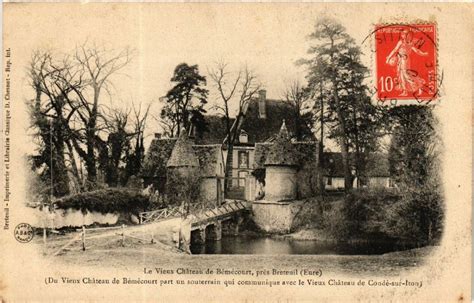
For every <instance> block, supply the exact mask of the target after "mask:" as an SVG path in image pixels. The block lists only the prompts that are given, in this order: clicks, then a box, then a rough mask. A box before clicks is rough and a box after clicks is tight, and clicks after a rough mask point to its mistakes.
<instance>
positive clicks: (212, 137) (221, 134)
mask: <svg viewBox="0 0 474 303" xmlns="http://www.w3.org/2000/svg"><path fill="white" fill-rule="evenodd" d="M204 118H205V120H206V123H207V130H206V131H204V132H201V133H198V134H196V138H195V142H196V144H222V142H223V141H224V138H225V136H226V122H225V118H224V117H221V116H216V115H206V116H204ZM230 123H231V125H232V124H233V123H234V119H233V118H232V119H231V121H230Z"/></svg>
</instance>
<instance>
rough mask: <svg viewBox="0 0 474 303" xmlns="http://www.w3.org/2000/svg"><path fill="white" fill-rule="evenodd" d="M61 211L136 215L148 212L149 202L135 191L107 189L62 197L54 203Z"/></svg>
mask: <svg viewBox="0 0 474 303" xmlns="http://www.w3.org/2000/svg"><path fill="white" fill-rule="evenodd" d="M55 205H56V206H57V207H58V208H61V209H68V208H72V209H77V210H81V211H83V212H86V211H91V212H92V211H95V212H100V213H103V214H105V213H116V212H129V213H133V214H137V213H139V212H141V211H146V210H148V208H149V206H150V201H149V199H148V197H146V196H144V195H142V194H141V193H140V192H139V191H137V190H131V189H126V188H108V189H101V190H95V191H89V192H84V193H80V194H76V195H70V196H67V197H63V198H61V199H59V200H57V201H55Z"/></svg>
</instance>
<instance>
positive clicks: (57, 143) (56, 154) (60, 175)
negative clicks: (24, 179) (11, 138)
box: [29, 51, 77, 196]
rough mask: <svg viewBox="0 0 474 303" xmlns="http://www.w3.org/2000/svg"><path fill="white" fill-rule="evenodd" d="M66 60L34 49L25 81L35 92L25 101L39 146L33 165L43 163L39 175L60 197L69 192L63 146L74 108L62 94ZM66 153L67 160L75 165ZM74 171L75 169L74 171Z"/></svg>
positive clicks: (39, 165)
mask: <svg viewBox="0 0 474 303" xmlns="http://www.w3.org/2000/svg"><path fill="white" fill-rule="evenodd" d="M69 67H70V62H69V61H68V60H64V61H62V62H54V61H53V57H52V54H51V53H50V52H48V51H45V52H41V51H36V52H34V54H33V56H32V59H31V62H30V67H29V80H30V84H31V86H32V88H33V89H34V91H35V99H34V100H32V103H31V104H29V110H30V118H31V127H32V128H33V129H34V130H35V134H34V135H35V139H36V141H37V143H38V145H39V155H37V156H36V157H34V163H33V164H34V167H36V168H39V167H41V166H42V165H46V167H47V169H46V170H43V172H42V173H41V176H40V178H41V179H42V180H43V182H45V184H48V185H50V186H51V187H52V188H51V192H52V194H53V195H54V196H64V195H67V194H68V193H69V192H70V188H69V175H68V171H67V166H66V156H65V155H66V146H68V147H69V148H71V146H70V145H69V144H68V143H69V141H68V137H69V131H68V124H69V121H70V120H71V117H72V115H73V114H74V112H75V109H71V108H69V107H68V105H67V103H66V102H65V95H66V94H67V93H68V92H69V90H68V88H67V86H68V84H67V82H65V81H64V80H63V78H65V77H66V73H65V70H66V69H67V68H69ZM69 156H70V160H71V163H73V164H75V162H74V158H73V157H71V155H69ZM76 174H77V170H76Z"/></svg>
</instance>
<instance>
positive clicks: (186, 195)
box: [166, 132, 200, 204]
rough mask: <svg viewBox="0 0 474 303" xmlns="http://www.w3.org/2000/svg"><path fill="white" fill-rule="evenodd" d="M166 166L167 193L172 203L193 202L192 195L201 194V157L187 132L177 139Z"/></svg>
mask: <svg viewBox="0 0 474 303" xmlns="http://www.w3.org/2000/svg"><path fill="white" fill-rule="evenodd" d="M166 168H167V169H166V192H167V193H166V195H167V198H168V201H169V203H170V204H179V203H183V202H187V203H191V202H192V201H191V200H193V198H192V197H198V196H199V194H200V191H199V182H200V177H199V159H198V157H197V156H196V153H195V152H194V149H193V145H192V142H191V140H189V138H188V135H187V134H186V132H182V133H181V135H180V136H179V138H178V140H177V141H176V144H175V145H174V147H173V150H172V152H171V156H170V158H169V160H168V162H167V163H166Z"/></svg>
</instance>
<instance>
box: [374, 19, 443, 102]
mask: <svg viewBox="0 0 474 303" xmlns="http://www.w3.org/2000/svg"><path fill="white" fill-rule="evenodd" d="M375 52H376V81H377V83H376V85H377V99H378V100H379V101H382V102H383V103H384V102H392V103H393V101H395V102H397V101H402V100H403V101H409V100H416V101H417V102H418V103H429V102H431V101H433V100H436V97H437V95H438V86H439V85H438V83H437V79H438V75H437V61H436V59H437V54H436V52H437V47H436V26H435V24H413V25H408V24H392V25H377V26H376V28H375Z"/></svg>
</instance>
